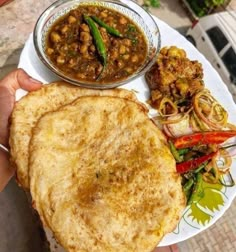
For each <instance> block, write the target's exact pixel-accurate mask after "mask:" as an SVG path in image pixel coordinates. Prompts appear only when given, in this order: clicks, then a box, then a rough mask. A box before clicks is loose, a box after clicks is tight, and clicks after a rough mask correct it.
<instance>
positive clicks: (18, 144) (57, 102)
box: [9, 82, 137, 188]
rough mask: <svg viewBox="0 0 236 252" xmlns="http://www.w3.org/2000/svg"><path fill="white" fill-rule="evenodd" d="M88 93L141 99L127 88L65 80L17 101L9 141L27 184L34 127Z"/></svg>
mask: <svg viewBox="0 0 236 252" xmlns="http://www.w3.org/2000/svg"><path fill="white" fill-rule="evenodd" d="M88 95H90V96H93V95H98V96H117V97H122V98H126V99H131V100H136V101H137V99H136V96H135V95H134V93H133V92H131V91H128V90H125V89H112V90H95V89H86V88H80V87H77V86H73V85H70V84H67V83H65V82H55V83H52V84H49V85H44V86H43V87H42V88H41V89H40V90H37V91H34V92H30V93H28V94H27V95H26V96H25V97H23V98H22V99H21V100H20V101H18V102H17V103H16V106H15V108H14V111H13V114H12V117H11V127H10V142H9V144H10V150H11V160H12V162H13V163H14V164H15V166H16V175H17V180H18V182H19V183H20V184H21V185H22V186H23V187H24V188H29V178H28V159H29V154H28V146H29V142H30V138H31V131H32V128H33V127H34V126H35V124H36V122H37V121H38V119H39V118H40V117H41V116H42V115H44V114H45V113H47V112H50V111H54V110H57V109H58V108H59V107H61V106H62V105H65V104H68V103H71V102H72V101H73V100H75V99H76V98H78V97H80V96H88Z"/></svg>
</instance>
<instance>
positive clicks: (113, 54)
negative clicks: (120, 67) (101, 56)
mask: <svg viewBox="0 0 236 252" xmlns="http://www.w3.org/2000/svg"><path fill="white" fill-rule="evenodd" d="M118 57H119V54H118V51H117V50H114V51H112V53H111V58H112V59H113V60H115V59H117V58H118Z"/></svg>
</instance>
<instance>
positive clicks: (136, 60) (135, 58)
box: [131, 54, 138, 63]
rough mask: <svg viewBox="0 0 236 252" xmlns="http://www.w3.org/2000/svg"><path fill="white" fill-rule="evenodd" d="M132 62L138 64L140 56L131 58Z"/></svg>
mask: <svg viewBox="0 0 236 252" xmlns="http://www.w3.org/2000/svg"><path fill="white" fill-rule="evenodd" d="M131 62H132V63H136V62H138V55H136V54H135V55H133V56H132V57H131Z"/></svg>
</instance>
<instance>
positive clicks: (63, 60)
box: [57, 55, 65, 65]
mask: <svg viewBox="0 0 236 252" xmlns="http://www.w3.org/2000/svg"><path fill="white" fill-rule="evenodd" d="M64 63H65V58H64V57H63V56H61V55H60V56H58V57H57V64H60V65H62V64H64Z"/></svg>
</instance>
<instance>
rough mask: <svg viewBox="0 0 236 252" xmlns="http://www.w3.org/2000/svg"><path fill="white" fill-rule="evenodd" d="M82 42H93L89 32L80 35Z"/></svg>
mask: <svg viewBox="0 0 236 252" xmlns="http://www.w3.org/2000/svg"><path fill="white" fill-rule="evenodd" d="M80 40H81V41H83V42H87V41H90V40H91V36H90V34H89V33H88V32H84V31H82V32H81V33H80Z"/></svg>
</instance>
